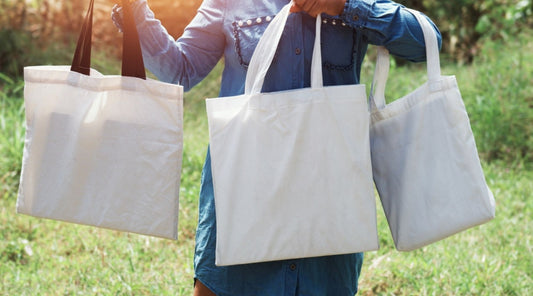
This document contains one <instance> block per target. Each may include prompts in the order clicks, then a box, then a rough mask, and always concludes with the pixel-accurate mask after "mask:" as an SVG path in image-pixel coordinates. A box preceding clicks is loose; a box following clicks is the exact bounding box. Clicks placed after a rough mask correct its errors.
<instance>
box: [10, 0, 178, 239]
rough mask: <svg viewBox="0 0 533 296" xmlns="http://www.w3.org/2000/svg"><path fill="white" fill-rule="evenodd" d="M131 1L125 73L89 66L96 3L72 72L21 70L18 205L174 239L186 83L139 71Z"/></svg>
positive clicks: (46, 214) (64, 218)
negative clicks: (23, 130)
mask: <svg viewBox="0 0 533 296" xmlns="http://www.w3.org/2000/svg"><path fill="white" fill-rule="evenodd" d="M125 8H126V9H125V16H124V18H125V33H124V34H125V35H124V40H125V41H124V50H125V52H124V61H123V75H128V76H104V75H102V74H99V73H98V72H96V71H94V70H92V69H90V46H91V39H90V36H91V23H92V9H93V1H91V4H90V9H89V12H88V14H87V17H86V20H85V23H84V26H83V29H82V33H81V35H80V40H79V41H78V48H77V49H76V54H75V57H74V61H73V65H72V69H73V70H74V71H71V70H70V69H69V68H70V67H68V66H35V67H26V68H25V69H24V79H25V89H24V102H25V107H26V127H27V129H26V141H25V146H24V156H23V157H24V158H23V162H22V176H21V183H20V188H19V196H18V201H17V211H18V212H19V213H23V214H27V215H31V216H36V217H42V218H50V219H55V220H62V221H67V222H74V223H79V224H86V225H93V226H98V227H104V228H109V229H115V230H120V231H128V232H134V233H139V234H145V235H151V236H157V237H163V238H170V239H176V238H177V223H178V193H179V182H180V170H181V157H182V96H183V90H182V87H181V86H178V85H172V84H166V83H161V82H158V81H153V80H150V79H146V80H145V79H143V78H142V77H143V76H144V75H145V72H144V71H145V70H144V66H143V63H142V56H141V51H140V46H139V41H138V37H137V32H136V30H135V29H134V28H135V27H134V26H135V25H134V24H133V18H132V16H131V11H130V9H129V7H128V6H127V5H125ZM128 50H129V51H128ZM131 56H133V60H132V57H131ZM76 71H81V72H85V73H86V74H89V71H90V76H89V75H86V74H81V73H78V72H76ZM130 76H137V77H130ZM138 77H141V78H138Z"/></svg>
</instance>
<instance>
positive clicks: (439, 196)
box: [370, 10, 495, 251]
mask: <svg viewBox="0 0 533 296" xmlns="http://www.w3.org/2000/svg"><path fill="white" fill-rule="evenodd" d="M410 11H411V12H412V13H413V14H414V15H415V16H416V18H417V19H418V21H419V23H420V25H421V26H422V29H423V32H424V39H425V42H426V52H427V70H428V81H427V82H426V83H424V84H423V85H422V86H420V87H419V88H418V89H416V90H415V91H414V92H412V93H410V94H408V95H407V96H405V97H403V98H401V99H398V100H396V101H394V102H392V103H390V104H388V105H386V104H385V96H384V93H385V83H386V80H387V75H388V70H389V56H388V51H387V50H386V49H385V48H383V47H379V48H378V62H377V67H376V73H375V76H374V83H373V87H372V88H373V91H372V94H371V99H370V100H371V106H373V111H372V115H371V132H370V135H371V147H372V168H373V172H374V180H375V183H376V187H377V189H378V192H379V196H380V199H381V202H382V205H383V208H384V210H385V214H386V217H387V220H388V223H389V227H390V230H391V232H392V237H393V239H394V242H395V244H396V248H397V249H398V250H401V251H409V250H413V249H417V248H420V247H422V246H425V245H427V244H430V243H433V242H435V241H438V240H441V239H443V238H446V237H448V236H450V235H452V234H455V233H457V232H460V231H462V230H465V229H467V228H470V227H473V226H476V225H479V224H482V223H484V222H487V221H489V220H491V219H492V218H493V217H494V208H495V206H494V198H493V196H492V193H491V192H490V190H489V188H488V187H487V184H486V182H485V178H484V176H483V171H482V168H481V165H480V161H479V157H478V153H477V149H476V144H475V142H474V136H473V134H472V130H471V128H470V123H469V119H468V115H467V112H466V109H465V106H464V104H463V101H462V98H461V94H460V92H459V88H458V86H457V82H456V80H455V77H454V76H441V73H440V62H439V52H438V45H437V38H436V36H435V33H434V30H433V28H432V27H431V25H430V24H429V22H428V20H427V19H426V18H425V17H424V16H423V15H421V14H420V13H419V12H417V11H414V10H410ZM374 90H375V91H374Z"/></svg>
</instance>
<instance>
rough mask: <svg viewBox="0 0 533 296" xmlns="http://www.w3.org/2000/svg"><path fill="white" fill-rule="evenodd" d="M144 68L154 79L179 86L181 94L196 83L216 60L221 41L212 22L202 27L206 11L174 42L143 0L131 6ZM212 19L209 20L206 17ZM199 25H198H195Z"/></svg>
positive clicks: (211, 67)
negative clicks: (181, 87) (181, 88)
mask: <svg viewBox="0 0 533 296" xmlns="http://www.w3.org/2000/svg"><path fill="white" fill-rule="evenodd" d="M132 8H133V13H134V18H135V23H136V25H137V30H138V32H139V39H140V42H141V47H142V52H143V59H144V63H145V66H146V68H148V70H150V71H151V72H152V73H153V74H154V75H156V76H157V78H158V79H160V80H161V81H164V82H169V83H178V84H180V85H183V87H184V89H185V90H188V89H190V88H191V87H193V86H194V85H195V84H197V83H198V82H200V81H201V80H202V79H203V78H204V77H205V76H207V74H209V72H210V71H211V70H212V69H213V67H214V66H215V65H216V64H217V62H218V61H219V60H220V58H221V56H222V53H223V47H224V39H223V37H222V36H221V34H219V30H218V29H217V28H216V26H217V23H216V22H210V23H208V24H206V23H205V18H206V16H205V15H203V14H205V13H215V14H216V11H207V12H206V9H208V8H206V7H204V8H203V10H202V8H201V9H200V10H199V12H198V15H197V16H196V17H195V19H194V20H193V21H192V22H191V24H190V25H189V26H188V27H187V29H186V30H185V32H184V34H183V36H182V37H181V38H180V39H178V40H177V41H175V40H174V39H173V37H172V36H170V35H169V34H168V32H167V31H166V29H165V28H164V27H163V26H162V25H161V22H160V21H159V20H157V19H156V18H155V16H154V13H153V12H152V11H151V10H150V9H149V7H148V5H147V3H146V1H145V0H139V1H135V2H133V3H132ZM209 17H213V16H209ZM199 23H202V24H201V25H199Z"/></svg>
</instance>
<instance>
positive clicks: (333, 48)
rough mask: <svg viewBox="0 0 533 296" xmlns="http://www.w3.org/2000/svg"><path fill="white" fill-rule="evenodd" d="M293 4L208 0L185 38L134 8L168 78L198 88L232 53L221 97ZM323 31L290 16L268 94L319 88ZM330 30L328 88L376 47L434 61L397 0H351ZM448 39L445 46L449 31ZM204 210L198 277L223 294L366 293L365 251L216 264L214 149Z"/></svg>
mask: <svg viewBox="0 0 533 296" xmlns="http://www.w3.org/2000/svg"><path fill="white" fill-rule="evenodd" d="M288 2H289V1H288V0H270V1H267V0H231V1H229V0H204V2H203V4H202V6H201V7H200V9H199V10H198V13H197V15H196V16H195V18H194V19H193V21H192V22H191V23H190V24H189V26H188V27H187V28H186V29H185V32H184V34H183V35H182V36H181V37H180V38H179V39H178V40H177V41H175V40H173V39H172V38H171V37H170V36H169V35H168V33H167V32H166V30H165V29H164V28H163V27H162V26H161V24H160V22H159V21H158V20H156V19H155V18H154V15H153V13H152V12H151V11H150V9H149V8H148V6H147V4H146V1H145V0H140V1H137V2H135V3H134V4H133V6H134V14H135V19H136V22H137V28H138V31H139V34H140V38H141V46H142V49H143V57H144V61H145V65H146V66H147V68H148V69H149V70H150V71H152V73H154V74H155V75H156V76H157V77H158V78H159V79H160V80H162V81H165V82H170V83H179V84H181V85H183V86H184V88H185V90H188V89H190V88H191V87H193V86H194V85H195V84H197V83H198V82H200V81H201V80H202V79H203V78H204V77H205V76H206V75H207V74H208V73H209V72H210V71H211V70H212V69H213V67H214V66H215V65H216V64H217V62H218V61H219V60H220V59H221V58H222V57H223V58H224V64H225V67H224V72H223V75H222V83H221V86H220V96H233V95H238V94H242V93H243V92H244V81H245V77H246V70H247V66H248V63H249V62H250V58H251V56H252V54H253V51H254V48H255V46H256V44H257V42H258V40H259V38H260V37H261V35H262V33H263V32H264V30H265V28H266V27H267V26H268V23H269V21H270V20H271V19H272V18H273V17H274V16H275V15H276V13H277V12H278V11H279V10H280V9H281V8H282V7H283V6H284V5H285V4H287V3H288ZM314 27H315V19H314V18H312V17H310V16H309V15H307V14H305V13H303V12H301V13H292V14H291V15H290V16H289V19H288V21H287V25H286V28H285V31H284V33H283V36H282V39H281V42H280V45H279V46H278V49H277V53H276V56H275V58H274V61H273V64H272V66H271V67H270V69H269V72H268V73H267V76H266V79H265V83H264V86H263V91H265V92H270V91H281V90H287V89H295V88H302V87H308V86H309V85H310V66H311V56H312V48H313V41H314V35H315V34H314ZM435 30H436V32H437V33H438V30H437V28H436V27H435ZM322 32H323V33H322V40H321V42H322V59H323V78H324V85H341V84H355V83H359V77H360V76H359V75H360V72H361V63H362V61H363V58H364V56H365V54H366V51H367V47H368V44H375V45H384V46H385V47H387V48H388V50H389V51H390V52H391V54H394V55H397V56H400V57H404V58H407V59H409V60H412V61H423V60H425V46H424V41H423V35H422V31H421V28H420V26H419V25H418V23H417V21H416V19H415V18H414V16H412V15H411V14H410V13H409V12H407V11H405V10H403V9H402V6H400V5H398V4H396V3H394V2H391V1H384V0H377V1H374V0H350V1H349V2H348V4H347V5H346V6H345V10H344V12H343V13H342V14H341V15H339V16H328V15H323V24H322ZM438 37H439V43H440V39H441V38H440V33H438ZM199 212H200V213H199V221H198V229H197V233H196V249H195V256H194V266H195V277H196V278H197V279H198V280H200V281H201V282H202V283H204V284H205V285H206V286H207V287H208V288H209V289H211V290H212V291H213V292H215V293H216V294H217V295H220V296H223V295H233V296H235V295H332V296H342V295H354V294H355V293H356V292H357V280H358V277H359V274H360V271H361V265H362V262H363V254H348V255H338V256H328V257H319V258H306V259H297V260H285V261H275V262H266V263H258V264H247V265H237V266H227V267H217V266H215V244H216V219H215V204H214V197H213V182H212V176H211V161H210V155H209V151H208V153H207V157H206V162H205V165H204V168H203V172H202V185H201V191H200V201H199ZM257 235H261V234H260V233H258V234H257ZM295 235H297V234H295ZM238 251H239V250H235V252H238Z"/></svg>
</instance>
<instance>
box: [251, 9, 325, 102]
mask: <svg viewBox="0 0 533 296" xmlns="http://www.w3.org/2000/svg"><path fill="white" fill-rule="evenodd" d="M291 5H292V1H291V2H290V3H289V4H287V5H285V6H284V7H283V8H282V9H281V11H280V12H279V13H278V15H276V17H275V18H274V19H273V20H272V22H270V24H269V25H268V27H267V28H266V30H265V32H264V33H263V36H262V37H261V39H259V42H258V43H257V46H256V48H255V50H254V53H253V55H252V59H251V60H250V65H249V66H248V72H247V73H246V83H245V86H244V93H245V94H247V95H249V94H257V93H260V92H261V89H262V88H263V82H264V81H265V76H266V74H267V71H268V69H269V68H270V65H271V64H272V60H273V59H274V55H275V54H276V50H277V48H278V44H279V41H280V39H281V35H282V33H283V29H284V28H285V23H286V22H287V18H288V17H289V14H290V8H291ZM321 24H322V21H321V16H320V14H319V15H317V17H316V26H315V43H314V48H313V58H312V61H311V88H321V87H322V86H323V80H322V52H321V48H320V29H321Z"/></svg>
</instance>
